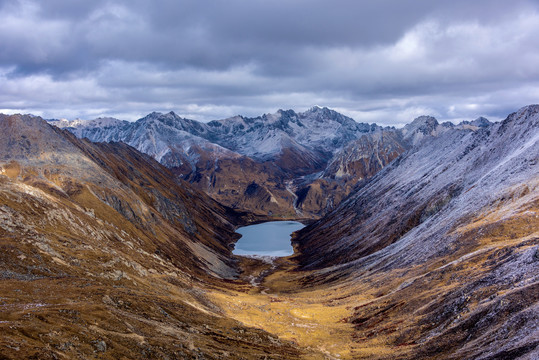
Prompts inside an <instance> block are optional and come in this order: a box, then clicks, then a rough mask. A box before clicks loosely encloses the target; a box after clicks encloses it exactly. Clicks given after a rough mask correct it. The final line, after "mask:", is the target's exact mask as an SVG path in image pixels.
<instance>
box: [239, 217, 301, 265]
mask: <svg viewBox="0 0 539 360" xmlns="http://www.w3.org/2000/svg"><path fill="white" fill-rule="evenodd" d="M303 227H305V225H303V224H302V223H299V222H297V221H269V222H265V223H260V224H255V225H249V226H244V227H241V228H239V229H238V230H236V232H237V233H239V234H241V235H242V236H241V238H240V239H239V240H238V242H237V243H236V247H235V249H234V251H233V253H234V254H235V255H260V256H288V255H292V254H293V253H294V249H293V248H292V245H291V244H290V235H291V234H292V233H293V232H294V231H297V230H299V229H302V228H303Z"/></svg>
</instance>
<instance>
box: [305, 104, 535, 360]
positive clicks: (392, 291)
mask: <svg viewBox="0 0 539 360" xmlns="http://www.w3.org/2000/svg"><path fill="white" fill-rule="evenodd" d="M475 128H476V129H477V127H475ZM538 174H539V106H537V105H534V106H528V107H525V108H522V109H520V110H519V111H518V112H516V113H513V114H511V115H510V116H509V117H508V118H507V119H506V120H504V121H503V122H501V123H499V124H495V125H492V126H488V127H484V128H481V129H479V130H477V131H472V130H468V131H466V130H465V131H455V130H448V131H444V132H443V134H441V135H440V136H438V137H429V138H426V139H423V141H422V143H421V146H416V147H414V148H413V149H411V150H410V151H408V152H406V153H405V154H404V155H403V156H401V157H399V158H398V159H397V160H396V161H394V162H392V163H391V164H390V165H389V166H387V167H386V168H384V169H383V170H382V171H381V172H379V173H378V174H377V175H375V176H374V177H373V178H372V179H370V180H369V181H367V182H366V183H365V184H364V185H362V186H361V188H360V189H359V190H358V191H357V192H356V193H355V194H353V195H352V196H351V197H350V198H349V199H347V200H345V201H344V202H342V203H341V204H340V205H339V207H338V208H337V209H336V210H335V211H333V212H332V213H330V214H329V215H328V216H326V217H325V218H323V219H321V220H320V221H318V222H316V223H315V224H313V225H312V226H309V227H307V228H305V229H303V230H302V231H300V232H299V235H298V236H297V238H296V246H297V250H298V255H297V257H296V261H298V262H299V264H300V265H301V267H302V268H303V269H305V270H307V269H318V270H316V271H314V272H312V271H311V272H309V273H308V274H310V275H309V276H307V277H306V278H304V279H303V280H302V281H303V283H310V284H313V283H314V284H327V283H328V282H329V283H335V281H336V280H337V279H340V280H338V281H337V284H339V283H340V284H341V285H339V289H340V290H339V291H340V292H341V296H340V298H339V299H341V300H339V302H340V303H343V302H344V303H347V305H348V306H353V309H354V310H353V313H352V315H351V316H350V317H349V318H347V320H346V321H347V322H348V323H350V324H351V325H352V326H353V327H354V335H353V338H354V341H355V342H356V346H355V347H354V349H355V350H354V351H353V352H354V353H355V355H356V357H357V358H384V359H385V358H387V359H393V358H399V359H404V358H455V359H457V358H459V359H460V358H474V359H479V358H481V359H502V358H504V359H505V358H517V357H520V356H525V355H526V356H528V357H523V358H534V356H533V355H531V354H532V353H533V354H537V346H538V344H539V343H538V341H537V337H538V336H539V333H538V330H537V329H539V318H538V316H537V314H539V297H538V295H537V294H539V292H538V291H537V290H538V284H539V271H538V270H537V269H539V266H538V265H539V256H538V254H539V250H538V249H539V216H538V215H537V214H538V211H539V177H538ZM328 254H331V255H328ZM343 279H344V282H342V281H343ZM339 281H341V282H339ZM343 294H344V295H343ZM354 304H355V305H354ZM530 356H531V357H530Z"/></svg>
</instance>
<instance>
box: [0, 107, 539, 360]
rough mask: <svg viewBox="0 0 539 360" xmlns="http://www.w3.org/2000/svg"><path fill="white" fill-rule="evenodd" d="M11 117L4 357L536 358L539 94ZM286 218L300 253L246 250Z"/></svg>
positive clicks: (0, 146) (5, 153) (1, 269)
mask: <svg viewBox="0 0 539 360" xmlns="http://www.w3.org/2000/svg"><path fill="white" fill-rule="evenodd" d="M51 124H54V125H56V126H51ZM0 131H1V132H2V137H0V239H1V242H0V246H1V249H2V251H0V258H1V261H0V294H1V295H0V332H1V333H2V337H1V338H0V358H2V359H4V358H5V359H31V358H34V359H57V358H103V359H118V358H132V359H147V358H161V359H181V358H189V359H191V358H192V359H197V358H198V359H228V358H238V359H240V358H244V359H264V358H267V359H338V358H340V359H491V360H494V359H535V358H537V357H538V356H539V347H538V346H539V340H538V339H539V330H538V329H539V270H538V269H539V266H538V265H539V177H538V174H539V105H530V106H526V107H524V108H522V109H519V110H518V111H516V112H514V113H512V114H510V115H509V116H508V117H507V118H506V119H505V120H503V121H501V122H498V123H490V122H489V121H488V120H486V119H484V118H478V119H477V120H474V121H464V122H462V123H460V124H458V125H454V124H452V123H442V124H440V123H439V122H438V121H437V120H436V119H435V118H433V117H430V116H422V117H419V118H417V119H415V120H413V121H412V122H411V123H410V124H408V125H406V126H405V127H403V128H401V129H395V128H387V127H385V128H382V127H380V126H377V125H374V124H371V125H369V124H358V123H355V122H354V121H353V120H352V119H350V118H347V117H345V116H343V115H340V114H338V113H336V112H335V111H332V110H329V109H326V108H318V107H315V108H312V109H310V110H308V111H306V112H304V113H295V112H293V111H290V110H289V111H278V112H277V113H276V114H271V115H264V116H261V117H258V118H244V117H234V118H231V119H225V120H219V121H212V122H209V123H200V122H196V121H194V120H187V119H183V118H181V117H179V116H177V115H176V114H174V113H168V114H159V113H152V114H149V115H148V116H146V117H144V118H142V119H140V120H138V121H136V122H126V121H120V120H116V119H111V118H101V119H96V120H91V121H80V120H75V121H66V120H49V121H45V120H43V119H41V118H39V117H36V116H32V115H0ZM271 218H277V219H283V218H295V219H302V220H303V221H305V222H306V223H308V226H306V227H305V228H303V229H302V230H300V231H298V232H296V233H295V234H294V236H293V245H294V255H292V256H290V257H284V258H257V257H239V256H234V255H232V253H231V249H232V248H233V246H234V243H235V242H236V240H237V239H238V234H236V233H235V232H234V230H235V229H237V228H238V227H239V226H243V225H246V224H251V223H255V222H259V221H264V220H268V219H271Z"/></svg>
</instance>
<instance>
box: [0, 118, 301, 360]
mask: <svg viewBox="0 0 539 360" xmlns="http://www.w3.org/2000/svg"><path fill="white" fill-rule="evenodd" d="M0 130H1V131H2V134H3V136H2V138H1V139H0V247H1V250H2V251H1V252H0V259H1V260H0V289H1V293H2V297H1V299H0V331H1V332H2V339H1V340H0V344H1V346H0V357H1V358H6V359H21V358H39V359H53V358H59V357H65V358H88V357H94V356H98V357H100V358H104V359H116V358H121V357H128V358H147V357H154V358H196V357H204V356H206V357H207V356H210V357H215V356H222V357H226V356H228V355H227V354H230V352H231V351H234V353H235V354H238V356H242V357H245V358H259V357H260V356H263V354H267V353H271V354H275V357H277V358H295V357H297V356H299V354H300V353H301V350H300V349H298V347H297V346H295V345H293V344H292V343H289V342H285V341H280V340H279V339H276V338H274V337H273V336H272V335H270V334H268V333H265V332H263V331H261V330H258V329H253V328H246V327H244V326H243V325H242V324H240V323H239V322H237V321H234V320H232V319H229V318H227V317H225V316H223V314H222V312H221V310H220V309H219V308H218V307H217V306H216V305H214V304H213V303H212V302H211V301H210V300H209V298H208V296H207V295H206V292H207V291H208V289H212V288H215V286H216V285H217V284H222V282H225V283H228V284H229V286H230V284H234V281H233V280H229V279H231V278H234V277H236V275H237V268H236V262H235V261H234V260H233V259H231V254H230V248H229V244H230V243H232V242H233V241H234V239H235V234H234V233H233V230H234V226H235V225H234V224H233V223H232V221H234V222H236V221H237V222H240V221H241V219H238V218H237V217H238V214H236V213H234V212H232V211H230V210H229V209H227V208H224V207H222V206H221V205H219V204H217V203H216V202H215V201H213V200H211V199H210V198H208V197H207V196H206V195H204V194H201V193H199V192H198V191H196V190H194V189H192V188H191V187H190V186H189V185H188V184H186V183H178V182H175V181H174V176H173V174H172V173H171V172H170V171H169V170H168V169H167V168H165V167H163V166H162V165H160V164H158V163H157V162H156V161H155V160H153V159H152V158H151V157H149V156H147V155H143V154H141V153H139V152H138V151H136V150H135V149H133V148H131V147H129V146H127V145H125V144H118V143H109V144H93V143H91V142H89V141H86V140H79V139H77V138H76V137H75V136H73V135H71V134H70V133H68V132H65V131H62V130H59V129H56V128H53V127H51V126H49V125H47V124H46V123H45V122H44V121H43V120H41V119H40V118H36V117H30V116H21V115H13V116H5V115H0ZM235 218H236V219H235Z"/></svg>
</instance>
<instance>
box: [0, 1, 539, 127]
mask: <svg viewBox="0 0 539 360" xmlns="http://www.w3.org/2000/svg"><path fill="white" fill-rule="evenodd" d="M538 11H539V6H538V5H537V3H536V2H535V1H524V0H522V1H519V0H517V1H511V2H507V1H497V0H492V1H486V0H485V1H473V2H470V1H461V0H455V1H452V2H438V1H427V0H416V1H403V0H378V1H331V2H329V1H313V0H310V1H307V0H294V1H290V0H287V1H277V0H274V1H262V0H251V1H239V0H229V1H201V0H198V1H177V0H163V1H154V2H148V1H142V0H130V1H127V0H125V1H99V0H96V1H81V0H71V1H61V0H48V1H30V0H26V1H0V48H1V51H0V79H1V80H2V82H3V83H4V90H3V91H2V92H0V109H2V110H3V111H18V110H23V111H26V112H28V111H32V112H35V113H41V114H44V115H46V116H68V117H74V116H84V117H91V116H97V115H114V116H119V117H121V116H123V117H126V118H130V119H133V118H136V117H139V116H143V115H144V114H145V113H146V112H149V111H153V110H169V109H171V110H175V111H177V112H179V113H181V114H183V115H187V116H192V117H195V118H198V119H211V118H220V117H224V116H229V115H234V114H236V113H242V114H247V115H258V114H260V113H263V112H268V111H275V110H276V109H278V108H294V109H297V110H302V109H305V108H307V107H310V106H312V105H314V104H320V105H326V106H329V107H334V108H337V109H338V110H341V111H343V112H344V113H346V114H349V115H352V116H353V117H355V118H356V119H357V120H362V121H377V122H381V123H388V124H389V123H393V124H397V123H402V122H405V121H410V120H411V119H412V118H413V116H416V115H420V114H421V113H425V112H428V113H431V114H433V115H436V116H438V117H440V118H442V119H453V118H454V119H458V118H469V117H471V116H478V115H490V116H494V117H501V116H503V115H506V114H505V112H506V111H507V109H510V110H515V107H518V106H522V105H525V104H527V103H528V102H536V100H535V99H536V97H537V96H539V94H538V90H537V89H538V83H539V71H538V70H537V69H538V67H537V66H536V64H537V63H538V60H539V50H538V49H539V43H538V40H537V36H536V34H537V33H539V13H538Z"/></svg>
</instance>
